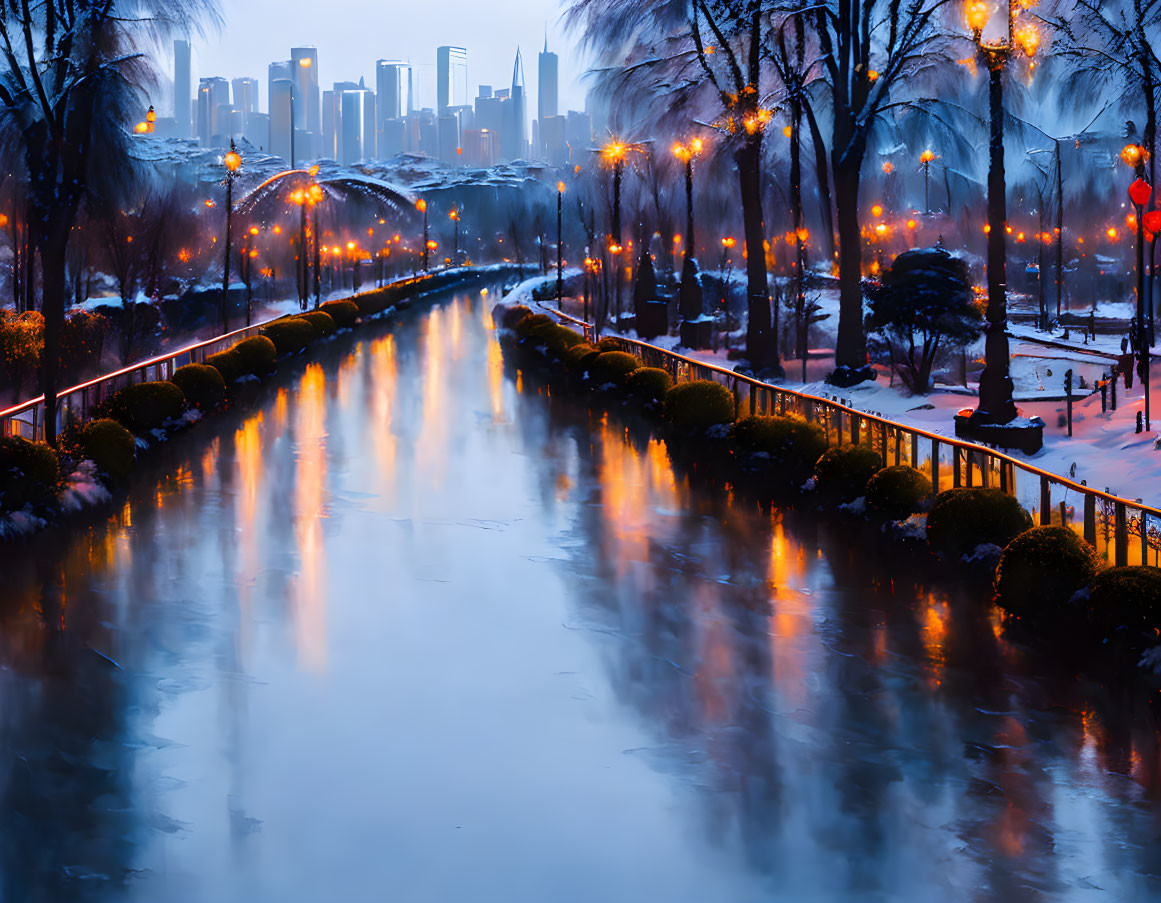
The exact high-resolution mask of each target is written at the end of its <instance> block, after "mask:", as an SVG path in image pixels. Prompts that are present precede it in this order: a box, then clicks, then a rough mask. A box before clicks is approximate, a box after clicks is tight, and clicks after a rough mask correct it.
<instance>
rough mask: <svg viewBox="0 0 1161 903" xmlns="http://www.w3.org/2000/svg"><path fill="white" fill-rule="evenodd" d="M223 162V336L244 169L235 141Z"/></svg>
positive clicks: (225, 325) (227, 325) (227, 314)
mask: <svg viewBox="0 0 1161 903" xmlns="http://www.w3.org/2000/svg"><path fill="white" fill-rule="evenodd" d="M223 162H224V163H225V164H226V262H225V266H224V267H223V270H224V272H223V273H222V308H221V314H222V335H225V334H226V333H227V332H229V331H230V330H229V325H230V313H229V311H230V309H229V306H228V301H229V296H230V238H231V230H232V229H233V225H234V224H233V213H234V178H235V176H237V174H238V170H239V169H241V168H242V155H241V154H239V153H238V148H237V147H235V146H234V139H233V138H231V139H230V150H229V153H227V154H226V156H225V158H224V159H223Z"/></svg>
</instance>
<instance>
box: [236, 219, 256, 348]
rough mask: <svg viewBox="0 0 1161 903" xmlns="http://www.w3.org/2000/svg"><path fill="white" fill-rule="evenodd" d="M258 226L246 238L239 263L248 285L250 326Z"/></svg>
mask: <svg viewBox="0 0 1161 903" xmlns="http://www.w3.org/2000/svg"><path fill="white" fill-rule="evenodd" d="M259 231H260V230H259V228H258V227H257V226H251V227H250V229H249V230H248V231H247V232H246V235H245V236H244V241H243V244H242V257H241V259H240V260H239V261H238V270H239V275H240V276H241V277H242V282H244V283H245V284H246V325H247V326H249V325H250V320H251V317H252V314H253V308H254V289H253V283H254V263H253V261H254V258H255V257H257V256H258V251H257V250H256V249H255V248H254V239H255V238H256V237H257V235H258V233H259Z"/></svg>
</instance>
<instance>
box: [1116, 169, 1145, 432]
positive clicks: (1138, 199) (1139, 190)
mask: <svg viewBox="0 0 1161 903" xmlns="http://www.w3.org/2000/svg"><path fill="white" fill-rule="evenodd" d="M1143 159H1144V154H1142V155H1141V160H1142V161H1143ZM1141 168H1142V169H1143V165H1142V166H1141ZM1152 196H1153V186H1152V185H1150V184H1149V183H1148V182H1146V181H1145V180H1144V179H1143V178H1141V176H1138V177H1137V178H1136V180H1135V181H1134V182H1133V184H1132V185H1130V186H1129V200H1131V201H1132V202H1133V206H1134V207H1135V208H1136V210H1137V324H1136V327H1137V328H1136V333H1137V334H1136V336H1135V337H1134V339H1135V342H1134V344H1135V345H1136V346H1137V347H1136V350H1137V360H1138V364H1137V372H1138V373H1139V374H1140V375H1141V386H1142V388H1143V389H1144V390H1145V432H1149V344H1150V337H1149V327H1148V326H1147V325H1146V322H1145V320H1146V306H1145V205H1146V204H1148V203H1149V199H1150V198H1151V197H1152ZM1110 231H1112V230H1110Z"/></svg>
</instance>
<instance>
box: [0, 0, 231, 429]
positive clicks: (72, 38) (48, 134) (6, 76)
mask: <svg viewBox="0 0 1161 903" xmlns="http://www.w3.org/2000/svg"><path fill="white" fill-rule="evenodd" d="M214 8H215V7H214V4H213V0H122V2H118V0H41V2H38V3H33V2H31V0H11V2H8V3H5V4H4V7H3V9H2V10H0V139H2V140H3V142H4V143H5V145H6V146H7V147H9V148H12V149H14V150H15V151H16V152H18V153H19V154H20V155H21V156H22V157H23V162H24V166H25V169H26V170H27V173H28V199H29V211H30V216H29V225H30V226H31V228H32V234H33V240H34V241H35V244H36V248H37V250H38V251H39V253H40V263H41V274H42V276H41V282H42V301H41V307H42V310H43V313H44V320H45V349H44V359H43V365H42V368H41V384H42V388H43V390H44V406H45V418H44V423H45V437H46V439H48V441H49V442H51V443H54V444H55V442H56V411H57V389H58V382H59V373H60V344H61V329H62V327H63V324H64V311H65V294H66V292H65V270H66V264H67V260H66V257H67V252H68V244H69V237H70V233H71V232H72V228H73V225H74V224H75V222H76V218H77V211H78V209H79V207H80V204H81V201H82V200H83V199H84V197H85V195H86V194H87V193H88V191H89V189H90V187H91V186H92V185H93V184H94V183H96V182H99V181H102V180H115V179H118V178H124V175H125V169H124V167H125V166H126V165H127V164H126V161H127V159H128V157H127V155H126V154H125V153H124V151H123V147H122V144H123V139H124V137H125V133H124V130H123V128H122V127H121V125H120V123H122V122H125V121H126V120H127V119H129V117H128V115H127V111H128V108H129V105H130V104H133V103H137V104H140V98H139V97H138V95H137V90H136V89H137V88H138V87H140V86H142V85H143V84H145V83H146V82H147V81H148V80H149V79H150V70H149V66H148V63H147V59H146V56H145V55H144V54H143V53H142V52H141V51H140V48H141V47H142V46H143V45H144V44H145V43H147V42H149V41H152V40H155V39H157V38H158V37H160V36H161V35H163V34H165V33H167V32H169V31H171V30H172V29H174V28H176V27H180V28H183V29H187V28H189V27H190V26H191V25H196V23H198V22H199V21H201V20H202V19H203V18H204V16H205V15H206V14H207V13H212V12H213V10H214Z"/></svg>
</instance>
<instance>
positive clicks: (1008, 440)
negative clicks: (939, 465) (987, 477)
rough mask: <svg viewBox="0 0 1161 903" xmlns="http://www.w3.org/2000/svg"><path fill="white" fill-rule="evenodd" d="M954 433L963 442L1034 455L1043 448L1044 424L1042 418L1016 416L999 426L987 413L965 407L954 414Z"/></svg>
mask: <svg viewBox="0 0 1161 903" xmlns="http://www.w3.org/2000/svg"><path fill="white" fill-rule="evenodd" d="M955 434H956V436H958V437H959V438H961V439H970V440H971V441H973V442H982V443H984V444H985V445H994V446H996V447H997V448H1015V449H1018V450H1020V451H1022V452H1024V453H1025V454H1028V455H1033V454H1035V453H1036V452H1038V451H1040V449H1041V448H1042V447H1043V446H1044V421H1043V420H1041V419H1040V418H1039V417H1015V418H1013V419H1012V420H1009V421H1008V422H1007V423H996V422H995V421H994V420H993V419H992V418H991V417H990V416H989V415H988V414H986V413H984V412H981V411H979V410H972V409H971V408H964V409H963V410H962V411H960V412H959V413H958V414H956V415H955Z"/></svg>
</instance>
